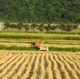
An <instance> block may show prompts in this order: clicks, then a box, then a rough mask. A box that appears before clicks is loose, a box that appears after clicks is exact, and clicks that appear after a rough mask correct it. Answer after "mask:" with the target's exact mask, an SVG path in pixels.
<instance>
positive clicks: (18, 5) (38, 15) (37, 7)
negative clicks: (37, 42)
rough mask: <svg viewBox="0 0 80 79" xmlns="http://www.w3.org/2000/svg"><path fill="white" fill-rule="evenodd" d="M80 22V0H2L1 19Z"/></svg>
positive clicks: (0, 0)
mask: <svg viewBox="0 0 80 79" xmlns="http://www.w3.org/2000/svg"><path fill="white" fill-rule="evenodd" d="M2 20H10V21H12V22H17V21H23V22H26V21H27V22H72V23H79V22H80V0H0V21H2Z"/></svg>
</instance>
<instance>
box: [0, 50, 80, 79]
mask: <svg viewBox="0 0 80 79" xmlns="http://www.w3.org/2000/svg"><path fill="white" fill-rule="evenodd" d="M0 79H80V52H75V53H73V52H57V51H56V52H51V51H48V52H46V51H41V52H40V51H33V52H32V51H7V50H5V51H3V50H0Z"/></svg>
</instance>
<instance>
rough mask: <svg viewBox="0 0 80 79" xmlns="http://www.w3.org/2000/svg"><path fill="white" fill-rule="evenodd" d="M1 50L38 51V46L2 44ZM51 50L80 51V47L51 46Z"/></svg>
mask: <svg viewBox="0 0 80 79" xmlns="http://www.w3.org/2000/svg"><path fill="white" fill-rule="evenodd" d="M0 50H29V51H34V50H35V51H38V50H39V48H38V47H36V46H35V47H18V46H10V47H8V46H4V45H1V46H0ZM49 51H69V52H71V51H72V52H78V51H80V49H79V48H58V47H49Z"/></svg>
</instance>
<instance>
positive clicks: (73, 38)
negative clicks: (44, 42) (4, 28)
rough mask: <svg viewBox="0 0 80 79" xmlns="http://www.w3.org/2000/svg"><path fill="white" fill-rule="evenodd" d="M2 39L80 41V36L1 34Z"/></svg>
mask: <svg viewBox="0 0 80 79" xmlns="http://www.w3.org/2000/svg"><path fill="white" fill-rule="evenodd" d="M0 38H19V39H20V38H22V39H66V40H80V35H73V34H35V33H0Z"/></svg>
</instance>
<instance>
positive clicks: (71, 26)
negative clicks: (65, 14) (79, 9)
mask: <svg viewBox="0 0 80 79" xmlns="http://www.w3.org/2000/svg"><path fill="white" fill-rule="evenodd" d="M59 28H60V29H61V30H65V31H72V30H73V29H77V28H78V25H77V24H64V23H61V24H60V26H59Z"/></svg>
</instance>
